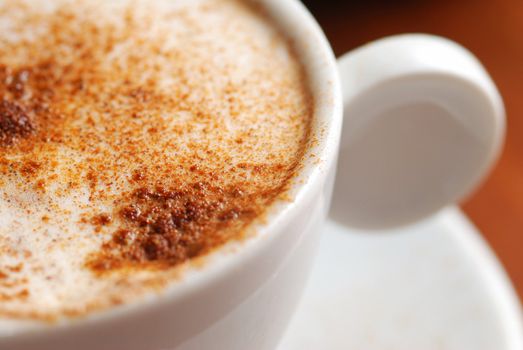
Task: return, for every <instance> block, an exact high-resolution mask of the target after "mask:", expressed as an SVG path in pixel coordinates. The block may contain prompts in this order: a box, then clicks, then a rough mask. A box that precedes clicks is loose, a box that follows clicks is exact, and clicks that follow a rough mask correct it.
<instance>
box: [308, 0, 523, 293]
mask: <svg viewBox="0 0 523 350" xmlns="http://www.w3.org/2000/svg"><path fill="white" fill-rule="evenodd" d="M304 2H305V3H306V5H307V6H308V7H309V9H310V10H311V12H312V13H313V15H314V16H315V17H316V19H317V20H318V22H319V23H320V25H321V26H322V27H323V29H324V31H325V33H326V34H327V37H328V38H329V40H330V42H331V44H332V46H333V48H334V51H335V53H336V55H338V56H339V55H341V54H343V53H345V52H347V51H348V50H351V49H353V48H355V47H357V46H359V45H362V44H364V43H366V42H368V41H371V40H375V39H378V38H380V37H383V36H386V35H391V34H398V33H405V32H424V33H431V34H437V35H442V36H445V37H448V38H450V39H452V40H455V41H457V42H458V43H461V44H462V45H464V46H466V47H467V48H469V49H470V50H471V51H472V52H473V53H474V54H475V55H476V56H477V57H479V59H480V60H481V61H482V62H483V64H484V65H485V67H486V68H487V70H488V71H489V72H490V74H491V75H492V77H493V79H494V81H495V82H496V84H497V85H498V87H499V89H500V91H501V94H502V95H503V98H504V101H505V105H506V110H507V116H508V135H507V140H506V145H505V149H504V152H503V155H502V157H501V160H500V161H499V163H498V164H497V166H496V168H495V170H494V172H493V174H492V175H491V176H490V178H489V179H488V181H487V182H486V183H485V184H484V185H483V186H482V187H481V188H480V190H479V191H478V192H477V193H476V194H475V195H474V196H473V197H472V198H470V199H469V200H468V201H466V202H465V203H464V205H463V208H464V210H465V212H466V213H467V214H468V216H469V217H470V218H471V219H472V221H473V222H474V223H475V224H476V226H477V227H479V229H480V230H481V232H482V233H483V235H484V237H485V238H486V239H487V241H488V242H489V243H490V245H491V246H492V247H493V249H494V250H495V251H496V253H497V255H498V257H499V258H500V259H501V261H502V263H503V264H504V266H505V268H506V269H507V271H508V273H509V275H510V277H511V278H512V281H513V282H514V284H515V286H516V288H517V290H518V293H519V296H520V298H522V299H523V251H522V248H523V233H522V228H523V117H522V114H523V96H522V95H523V1H522V0H439V1H438V0H409V1H407V0H367V1H365V0H360V1H357V0H338V1H334V0H331V1H328V0H327V1H326V0H305V1H304Z"/></svg>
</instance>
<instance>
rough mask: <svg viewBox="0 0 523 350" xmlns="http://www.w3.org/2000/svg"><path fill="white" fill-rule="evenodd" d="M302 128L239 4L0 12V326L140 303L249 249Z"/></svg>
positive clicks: (18, 7)
mask: <svg viewBox="0 0 523 350" xmlns="http://www.w3.org/2000/svg"><path fill="white" fill-rule="evenodd" d="M312 116H313V103H312V100H311V97H310V94H309V92H308V89H307V84H306V80H305V77H304V73H303V69H302V67H301V65H300V63H299V62H298V60H297V59H296V57H295V55H294V53H293V50H292V46H291V45H290V44H289V43H288V42H287V40H286V39H285V38H284V37H283V36H282V35H281V34H280V33H279V32H278V30H277V29H276V28H275V26H274V25H273V24H271V22H270V20H269V18H268V17H267V16H266V15H265V14H263V13H262V12H261V11H259V10H258V9H257V8H256V7H255V6H253V5H251V4H249V3H247V2H244V1H240V0H155V1H147V0H114V1H106V0H81V1H76V0H52V1H51V0H50V1H35V0H32V1H30V0H0V319H1V320H17V321H20V320H30V321H53V320H58V319H61V318H64V317H65V318H68V317H81V316H84V315H86V314H88V313H90V312H95V311H100V310H104V309H107V308H110V307H112V306H115V305H119V304H127V303H131V302H136V301H139V300H141V299H143V298H144V297H146V296H147V295H150V294H151V293H161V292H162V291H163V290H165V289H166V288H167V287H168V286H169V285H171V284H172V283H176V280H177V279H178V278H183V273H182V272H183V271H182V270H183V268H184V267H187V266H189V265H190V264H191V263H194V262H199V263H205V261H204V259H205V255H206V254H208V253H210V252H212V251H213V250H215V249H217V248H219V247H221V246H223V245H224V244H226V243H228V242H233V241H237V240H239V239H242V238H244V237H246V236H247V235H249V234H253V226H254V225H255V224H256V223H257V222H261V221H262V220H263V216H264V214H266V213H267V210H268V209H269V208H270V207H271V206H272V205H273V204H275V203H276V202H278V201H281V200H288V199H287V198H286V193H287V191H288V189H289V187H290V185H291V184H292V182H293V180H294V178H295V173H296V172H297V171H298V170H299V168H300V164H301V161H302V158H303V157H304V154H305V150H306V149H307V147H308V145H309V143H310V139H312V137H310V129H311V123H312ZM254 234H255V233H254Z"/></svg>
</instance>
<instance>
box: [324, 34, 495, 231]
mask: <svg viewBox="0 0 523 350" xmlns="http://www.w3.org/2000/svg"><path fill="white" fill-rule="evenodd" d="M338 65H339V73H340V76H341V80H342V87H343V99H344V108H345V114H344V121H343V123H344V125H343V132H342V139H341V147H340V156H339V160H338V171H337V174H336V176H337V181H336V185H335V190H334V195H333V206H332V210H331V217H332V218H333V219H335V220H337V221H341V222H342V223H344V224H347V225H350V226H353V227H360V228H374V229H381V228H391V227H395V226H400V225H404V224H408V223H412V222H415V221H417V220H420V219H422V218H424V217H426V216H428V215H430V214H432V213H434V212H436V211H437V210H439V209H440V208H442V207H444V206H446V205H448V204H451V203H455V202H457V201H460V200H462V199H463V198H464V197H466V196H467V195H469V194H470V193H471V192H472V190H473V189H474V188H475V187H476V186H477V185H478V184H479V183H480V182H481V180H482V179H483V178H484V177H485V175H486V174H487V173H488V171H489V170H490V169H491V167H492V165H493V163H494V161H495V160H496V158H497V157H498V155H499V153H500V150H501V146H502V143H503V139H504V133H505V114H504V107H503V102H502V99H501V97H500V95H499V92H498V90H497V89H496V87H495V85H494V83H493V82H492V80H491V78H490V77H489V75H488V73H487V72H486V71H485V69H484V68H483V67H482V65H481V63H480V62H479V61H478V60H477V59H476V58H475V57H474V56H473V55H472V54H471V53H470V52H469V51H467V50H466V49H464V48H463V47H461V46H459V45H458V44H456V43H454V42H452V41H449V40H447V39H443V38H440V37H436V36H430V35H421V34H409V35H399V36H394V37H389V38H385V39H382V40H379V41H376V42H373V43H370V44H368V45H365V46H363V47H361V48H358V49H356V50H355V51H352V52H350V53H348V54H346V55H344V56H343V57H341V59H340V60H339V64H338Z"/></svg>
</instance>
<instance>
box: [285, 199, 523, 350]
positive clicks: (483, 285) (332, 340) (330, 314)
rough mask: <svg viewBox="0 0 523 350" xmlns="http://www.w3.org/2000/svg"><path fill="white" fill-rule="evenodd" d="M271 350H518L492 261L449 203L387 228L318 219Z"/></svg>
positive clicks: (517, 332) (508, 301)
mask: <svg viewBox="0 0 523 350" xmlns="http://www.w3.org/2000/svg"><path fill="white" fill-rule="evenodd" d="M325 230H326V232H325V234H324V236H323V240H322V243H321V244H322V245H321V249H320V254H319V256H318V260H317V261H316V265H315V269H314V272H313V275H312V278H311V280H310V283H309V287H308V289H307V291H306V293H305V296H304V298H303V300H302V303H301V306H300V309H299V311H298V312H297V314H296V316H295V318H294V320H293V322H292V324H291V326H290V328H289V330H288V331H287V335H286V337H285V338H284V340H283V342H282V344H281V346H280V348H279V349H278V350H323V349H326V350H352V349H354V350H436V349H437V350H522V349H523V322H522V317H521V308H520V305H519V302H518V301H517V298H516V295H515V292H514V290H513V288H512V286H511V284H510V282H509V280H508V278H507V276H506V274H505V272H504V271H503V269H502V268H501V265H500V264H499V262H498V261H497V259H496V258H495V257H494V255H493V253H492V252H491V251H490V249H489V248H488V246H487V245H486V244H485V242H484V241H483V240H482V239H481V237H480V236H479V234H478V232H477V231H476V229H475V228H474V227H473V226H472V225H471V224H470V223H469V221H468V220H467V219H466V218H465V216H464V215H463V214H462V213H461V212H460V211H459V210H458V209H457V208H447V209H445V210H443V211H441V212H440V213H439V214H437V215H435V216H433V217H431V218H429V219H427V220H425V221H423V222H421V223H419V224H416V225H413V226H409V227H407V228H403V229H401V230H395V231H393V232H387V233H372V232H364V231H355V230H349V229H347V228H346V227H344V226H341V225H340V224H338V223H336V222H334V221H328V222H327V224H326V226H325Z"/></svg>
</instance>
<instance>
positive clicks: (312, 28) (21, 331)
mask: <svg viewBox="0 0 523 350" xmlns="http://www.w3.org/2000/svg"><path fill="white" fill-rule="evenodd" d="M247 1H248V2H250V3H253V4H254V5H256V6H257V7H260V8H261V9H262V10H263V11H264V13H267V15H268V17H269V19H270V21H271V22H272V23H274V25H275V26H276V27H277V28H278V29H279V31H280V32H281V33H282V34H283V35H284V36H285V37H286V38H287V40H289V42H290V43H292V45H293V47H294V49H295V51H296V53H297V56H298V60H299V61H300V63H301V64H302V65H303V67H304V70H305V73H306V76H307V80H308V85H309V89H310V91H311V93H312V95H313V98H314V120H313V127H312V134H311V136H310V137H313V138H314V140H315V142H314V144H313V145H311V146H309V147H308V149H307V152H306V154H305V155H304V160H303V167H302V168H301V169H300V170H299V173H298V174H297V176H296V177H295V178H294V181H293V184H292V186H291V189H290V190H289V191H288V193H289V194H290V196H291V198H292V200H291V201H277V203H274V204H272V205H271V206H270V208H269V209H268V212H267V214H266V216H265V217H266V219H265V220H264V221H265V222H264V223H260V224H255V225H254V226H253V227H252V228H253V229H254V230H255V232H256V234H254V235H252V236H250V237H248V238H246V239H244V240H241V241H239V242H238V241H234V240H233V241H231V242H228V243H226V244H225V245H224V246H222V247H219V248H217V249H216V250H215V251H213V252H211V253H209V254H208V255H206V256H205V260H206V263H205V264H204V265H205V266H203V267H202V268H198V269H196V268H195V269H190V271H187V272H184V273H183V276H182V278H181V279H180V280H177V281H176V282H174V283H170V285H169V286H168V287H166V289H165V290H164V291H163V292H162V293H161V294H158V295H154V297H153V298H152V299H151V300H142V299H138V300H136V301H132V302H130V303H128V304H124V305H121V306H116V307H109V308H107V309H102V310H100V311H95V312H93V313H90V314H87V315H85V316H82V317H80V318H77V319H76V318H72V319H65V320H64V321H63V322H58V323H51V324H48V323H41V322H35V323H34V322H32V321H29V322H28V323H27V324H26V321H22V325H21V326H20V327H17V326H15V327H14V329H15V330H11V331H10V332H2V331H1V329H0V346H1V345H2V343H3V342H4V341H9V340H12V339H14V338H18V337H27V336H32V335H35V336H38V335H42V334H44V335H45V334H50V333H54V334H56V333H60V332H67V331H69V330H72V329H76V330H78V329H79V328H84V327H88V326H89V325H93V324H99V323H106V322H107V323H113V322H118V321H119V320H122V319H123V318H126V317H130V316H132V317H139V316H140V314H141V313H143V312H144V311H146V310H148V309H149V308H150V307H151V305H156V304H159V303H162V302H169V303H183V301H184V299H186V298H188V297H190V295H191V294H192V293H194V292H195V291H196V290H201V289H202V288H206V286H208V285H209V284H212V281H216V280H219V279H222V278H223V277H224V276H226V275H227V273H228V272H230V271H231V269H233V268H234V267H235V266H238V265H239V264H241V262H242V261H243V260H245V259H246V258H247V257H248V256H251V255H254V254H256V252H258V251H259V250H260V249H262V247H263V246H266V245H268V244H270V242H271V241H272V240H273V239H274V237H275V236H277V235H278V234H284V232H281V231H282V230H281V229H279V228H281V227H283V226H284V225H285V223H287V222H288V221H289V220H290V218H292V217H293V216H294V214H295V213H297V212H298V211H299V205H298V204H299V203H301V202H302V201H304V200H305V199H306V197H308V196H310V195H311V193H312V192H313V190H314V189H315V188H318V187H321V186H322V184H323V182H325V180H326V177H327V174H328V172H329V170H330V169H331V168H332V166H333V165H334V164H335V161H336V155H337V149H338V145H339V140H340V134H341V123H342V96H341V85H340V81H339V76H338V71H337V65H336V58H335V56H334V53H333V51H332V48H331V46H330V44H329V43H328V40H327V38H326V37H325V35H324V33H323V31H322V29H321V28H320V26H319V25H318V23H317V22H316V20H315V19H314V17H313V16H312V15H311V14H310V12H309V11H308V10H307V9H306V7H305V5H303V4H302V3H301V2H300V1H299V0H247ZM239 245H241V248H240V249H237V247H238V246H239ZM233 250H234V252H233ZM7 322H10V321H7ZM0 327H1V326H0Z"/></svg>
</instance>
